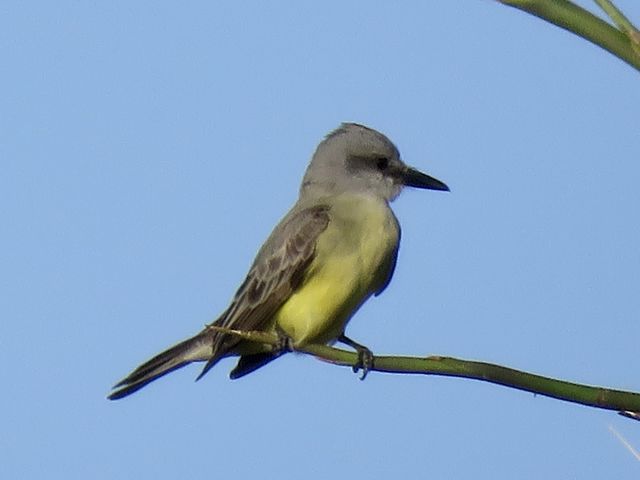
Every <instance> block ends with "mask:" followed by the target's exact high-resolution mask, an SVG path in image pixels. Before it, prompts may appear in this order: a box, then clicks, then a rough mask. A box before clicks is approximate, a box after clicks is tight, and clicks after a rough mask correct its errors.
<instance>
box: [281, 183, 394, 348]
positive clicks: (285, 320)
mask: <svg viewBox="0 0 640 480" xmlns="http://www.w3.org/2000/svg"><path fill="white" fill-rule="evenodd" d="M326 203H328V204H329V205H330V206H331V210H330V211H329V215H330V221H329V225H328V227H327V229H326V230H325V231H324V232H323V233H322V234H321V235H320V237H319V238H318V242H317V244H316V250H315V257H314V260H313V261H312V263H311V265H310V266H309V268H308V270H307V273H306V275H305V278H304V280H303V283H302V285H301V286H300V287H299V288H298V290H296V292H294V294H293V295H292V296H291V297H290V298H289V299H288V300H287V301H286V302H285V303H284V305H283V306H282V307H281V308H280V309H279V310H278V312H277V313H276V316H275V317H276V318H275V321H276V324H277V325H278V326H279V328H281V329H282V330H283V331H284V332H285V333H286V334H287V335H288V336H289V337H290V338H291V339H292V340H293V342H294V344H295V345H296V346H300V345H304V344H308V343H326V342H330V341H332V340H335V339H336V338H337V337H338V336H339V335H340V334H342V333H343V331H344V328H345V325H346V323H347V322H348V321H349V319H350V318H351V316H352V315H353V314H354V313H355V311H356V310H357V309H358V308H359V307H360V305H362V303H363V302H364V301H365V300H367V298H369V297H370V296H371V295H372V294H373V293H374V292H375V291H377V290H378V289H379V288H380V287H381V286H382V285H383V284H384V282H385V281H386V278H387V275H388V274H389V273H390V272H389V270H390V268H392V266H393V261H394V258H395V254H396V251H397V248H398V241H399V227H398V222H397V220H396V218H395V216H394V215H393V212H392V211H391V209H390V208H389V206H388V204H387V203H386V202H385V201H383V200H380V199H376V198H373V197H371V196H366V195H354V194H343V195H339V196H335V197H331V198H328V199H326Z"/></svg>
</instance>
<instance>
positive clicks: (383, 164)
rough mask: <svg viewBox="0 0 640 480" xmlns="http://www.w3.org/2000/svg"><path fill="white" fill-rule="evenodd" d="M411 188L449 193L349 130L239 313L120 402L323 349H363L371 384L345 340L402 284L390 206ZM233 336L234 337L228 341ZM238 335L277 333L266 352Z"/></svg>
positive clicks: (250, 281) (304, 195)
mask: <svg viewBox="0 0 640 480" xmlns="http://www.w3.org/2000/svg"><path fill="white" fill-rule="evenodd" d="M404 187H414V188H418V189H429V190H437V191H449V187H448V186H447V185H446V184H445V183H443V182H441V181H440V180H438V179H436V178H434V177H432V176H430V175H427V174H425V173H422V172H421V171H419V170H417V169H416V168H413V167H410V166H408V165H407V164H405V163H404V162H403V160H402V159H401V158H400V153H399V151H398V149H397V147H396V146H395V145H394V144H393V143H392V142H391V140H389V138H387V137H386V136H385V135H384V134H382V133H380V132H378V131H376V130H374V129H372V128H369V127H367V126H364V125H361V124H358V123H342V124H340V126H339V127H338V128H336V129H335V130H333V131H332V132H330V133H329V134H328V135H326V136H325V137H324V139H323V140H322V141H321V142H320V144H319V145H318V147H317V148H316V150H315V153H314V154H313V155H312V157H311V161H310V162H309V164H308V167H307V169H306V172H305V174H304V177H303V179H302V184H301V186H300V191H299V196H298V199H297V201H296V202H295V204H294V205H293V207H292V208H291V210H289V212H288V213H287V214H286V215H285V216H284V217H283V218H282V220H281V221H280V222H279V223H278V224H277V225H276V227H275V228H274V230H273V231H272V233H271V234H270V236H269V237H268V238H267V240H266V241H265V243H264V244H263V245H262V247H261V248H260V249H259V251H258V253H257V255H256V257H255V260H254V261H253V264H252V265H251V267H250V269H249V272H248V274H247V276H246V278H245V280H244V281H243V282H242V284H241V285H240V287H239V288H238V290H237V292H236V293H235V295H234V297H233V299H232V301H231V304H230V305H229V307H228V308H227V309H226V310H225V311H224V312H223V313H222V314H221V315H220V316H219V317H218V318H217V320H215V321H214V322H213V323H211V324H208V325H206V326H205V327H204V329H203V330H202V331H200V332H199V333H198V334H196V335H195V336H193V337H191V338H188V339H187V340H184V341H182V342H180V343H178V344H176V345H174V346H173V347H171V348H169V349H168V350H166V351H164V352H162V353H160V354H158V355H156V356H155V357H153V358H152V359H150V360H149V361H147V362H145V363H143V364H142V365H140V366H139V367H138V368H136V369H135V370H134V371H133V372H131V373H130V374H129V375H128V376H127V377H125V378H124V379H123V380H122V381H120V382H119V383H117V384H116V385H115V386H114V387H113V393H111V394H110V395H109V396H108V398H109V399H111V400H117V399H121V398H123V397H126V396H128V395H130V394H132V393H134V392H136V391H138V390H139V389H141V388H142V387H144V386H146V385H148V384H149V383H150V382H152V381H154V380H156V379H158V378H160V377H162V376H164V375H166V374H168V373H170V372H173V371H174V370H177V369H179V368H182V367H184V366H186V365H188V364H190V363H193V362H206V363H205V366H204V368H203V370H202V372H201V373H200V375H199V376H198V377H197V380H198V379H200V378H202V376H203V375H205V374H206V373H207V372H208V371H209V369H211V368H212V367H213V366H214V365H216V364H217V363H218V362H219V361H220V360H221V359H223V358H226V357H229V356H239V360H238V362H237V365H236V366H235V368H233V370H232V371H231V372H230V374H229V376H230V377H231V378H232V379H236V378H240V377H243V376H245V375H247V374H249V373H251V372H253V371H254V370H256V369H258V368H260V367H263V366H264V365H266V364H268V363H270V362H271V361H273V360H275V359H276V358H278V357H280V356H281V355H283V354H285V353H287V352H289V351H292V350H294V351H295V350H296V349H297V348H302V347H304V346H306V345H314V344H334V343H335V342H340V343H343V344H345V345H348V346H350V347H352V348H354V349H355V350H356V351H357V353H358V364H357V365H356V366H355V367H354V370H355V371H357V368H358V367H361V368H362V371H363V378H364V375H366V373H367V371H368V368H370V367H371V365H372V362H373V359H374V357H373V354H372V352H371V351H370V350H369V349H368V348H367V347H365V346H364V345H361V344H359V343H357V342H355V341H354V340H352V339H350V338H349V337H347V336H346V334H345V328H346V326H347V323H348V322H349V320H350V319H351V318H352V316H353V315H354V313H355V312H356V311H357V310H358V309H359V308H360V306H361V305H362V304H363V303H364V302H365V301H366V300H368V299H369V298H370V297H371V296H378V295H379V294H380V293H382V291H383V290H384V289H385V288H386V287H387V285H388V284H389V282H390V281H391V277H392V275H393V272H394V269H395V266H396V260H397V256H398V247H399V245H400V224H399V222H398V220H397V218H396V216H395V215H394V213H393V211H392V209H391V207H390V203H391V202H392V201H393V200H395V199H396V197H398V195H399V194H400V192H401V191H402V189H403V188H404ZM225 330H226V331H225ZM229 330H237V331H246V332H251V331H254V332H269V333H273V334H276V335H277V338H278V339H281V340H282V341H278V342H275V343H276V344H275V345H274V344H268V345H267V344H261V343H259V342H255V341H249V340H247V339H246V338H242V337H240V336H238V335H233V334H231V333H229Z"/></svg>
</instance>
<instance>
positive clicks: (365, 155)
mask: <svg viewBox="0 0 640 480" xmlns="http://www.w3.org/2000/svg"><path fill="white" fill-rule="evenodd" d="M405 186H408V187H416V188H428V189H431V190H447V191H448V190H449V187H447V186H446V185H445V184H444V183H442V182H441V181H440V180H436V179H435V178H433V177H430V176H429V175H425V174H424V173H422V172H420V171H418V170H416V169H414V168H411V167H409V166H407V165H406V164H405V163H404V162H403V161H402V160H401V159H400V152H398V149H397V148H396V146H395V145H394V144H393V143H391V140H389V139H388V138H387V137H385V136H384V135H383V134H381V133H380V132H377V131H375V130H373V129H371V128H368V127H365V126H363V125H358V124H357V123H343V124H342V125H340V127H339V128H337V129H336V130H334V131H333V132H331V133H330V134H329V135H327V136H326V138H325V139H324V140H323V141H322V143H320V145H318V148H317V149H316V152H315V153H314V154H313V157H312V159H311V163H310V164H309V166H308V167H307V171H306V173H305V175H304V179H303V180H302V186H301V187H300V194H301V195H303V194H304V195H305V196H306V195H312V196H323V195H327V194H337V193H343V192H362V193H369V194H372V195H375V196H378V197H381V198H383V199H385V200H387V201H392V200H393V199H395V198H396V197H397V196H398V194H399V193H400V191H401V190H402V188H403V187H405Z"/></svg>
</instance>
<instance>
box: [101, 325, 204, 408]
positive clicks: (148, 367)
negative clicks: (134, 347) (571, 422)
mask: <svg viewBox="0 0 640 480" xmlns="http://www.w3.org/2000/svg"><path fill="white" fill-rule="evenodd" d="M212 345H213V342H212V339H211V337H210V334H209V333H204V332H203V333H200V334H198V335H196V336H195V337H192V338H190V339H188V340H185V341H184V342H181V343H178V344H177V345H174V346H173V347H171V348H170V349H168V350H166V351H164V352H162V353H161V354H159V355H156V356H155V357H153V358H152V359H151V360H149V361H148V362H146V363H143V364H142V365H140V366H139V367H138V368H136V369H135V370H134V371H133V372H131V373H130V374H129V376H128V377H126V378H125V379H124V380H122V381H121V382H119V383H117V384H116V385H115V386H114V387H113V388H117V389H118V390H116V391H115V392H113V393H112V394H111V395H109V397H108V398H109V400H118V399H120V398H123V397H126V396H127V395H131V394H132V393H134V392H137V391H138V390H140V389H141V388H142V387H144V386H145V385H147V384H148V383H151V382H153V381H154V380H156V379H158V378H160V377H162V376H164V375H166V374H167V373H170V372H173V371H174V370H177V369H179V368H182V367H184V366H185V365H188V364H190V363H191V362H197V361H203V360H208V359H209V358H211V351H212Z"/></svg>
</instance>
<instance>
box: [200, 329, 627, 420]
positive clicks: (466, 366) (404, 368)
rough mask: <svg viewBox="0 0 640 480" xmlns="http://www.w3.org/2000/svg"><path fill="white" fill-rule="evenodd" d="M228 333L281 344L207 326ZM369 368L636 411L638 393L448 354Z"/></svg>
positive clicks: (351, 358) (312, 350)
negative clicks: (455, 379) (467, 381)
mask: <svg viewBox="0 0 640 480" xmlns="http://www.w3.org/2000/svg"><path fill="white" fill-rule="evenodd" d="M208 328H211V329H214V330H217V331H219V332H222V333H226V334H228V335H235V336H237V337H241V338H243V339H245V340H248V341H252V342H257V343H263V344H266V345H272V346H274V347H276V346H279V345H280V344H281V339H280V338H279V337H278V336H277V335H276V334H274V333H269V332H259V331H242V330H231V329H227V328H221V327H217V326H213V325H211V326H209V327H208ZM296 351H297V352H300V353H307V354H310V355H313V356H315V357H317V358H319V359H320V360H324V361H326V362H329V363H333V364H335V365H343V366H348V367H354V366H356V365H358V363H359V358H358V354H357V353H354V352H348V351H346V350H340V349H338V348H333V347H329V346H326V345H308V346H306V347H303V348H298V349H296ZM369 370H370V371H376V372H386V373H405V374H420V375H441V376H447V377H461V378H469V379H473V380H482V381H484V382H490V383H495V384H498V385H503V386H505V387H511V388H517V389H518V390H524V391H525V392H531V393H535V394H537V395H544V396H547V397H551V398H557V399H559V400H565V401H567V402H572V403H581V404H582V405H587V406H590V407H596V408H603V409H606V410H616V411H618V412H621V413H625V412H626V416H628V417H630V418H636V419H638V418H639V417H638V414H637V413H635V412H640V393H634V392H625V391H622V390H612V389H610V388H604V387H592V386H589V385H581V384H578V383H571V382H565V381H563V380H556V379H554V378H548V377H542V376H540V375H535V374H533V373H527V372H522V371H520V370H514V369H513V368H507V367H502V366H500V365H494V364H491V363H485V362H474V361H470V360H460V359H457V358H451V357H440V356H430V357H396V356H393V357H390V356H375V357H374V362H373V366H372V367H371V368H370V369H369Z"/></svg>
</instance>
